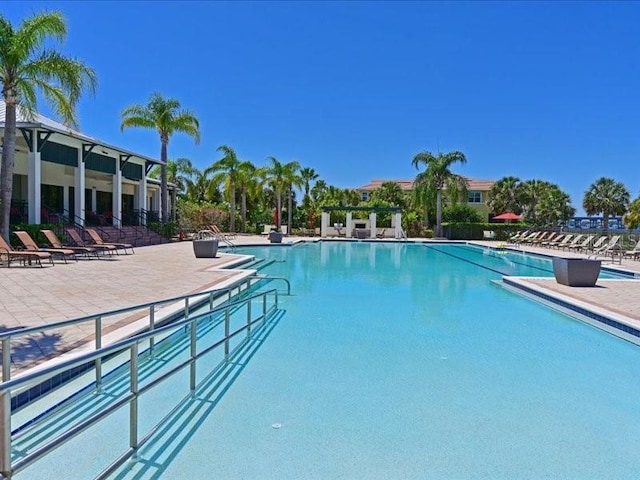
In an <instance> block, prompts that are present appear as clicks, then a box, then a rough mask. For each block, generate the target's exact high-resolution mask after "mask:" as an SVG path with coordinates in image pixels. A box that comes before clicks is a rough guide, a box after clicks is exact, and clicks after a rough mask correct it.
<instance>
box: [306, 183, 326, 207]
mask: <svg viewBox="0 0 640 480" xmlns="http://www.w3.org/2000/svg"><path fill="white" fill-rule="evenodd" d="M328 189H329V185H327V182H325V181H324V180H318V181H317V182H316V184H315V185H314V186H313V188H312V189H311V191H310V192H309V194H310V195H311V198H312V199H313V201H314V202H316V203H317V202H319V201H320V199H321V198H322V196H323V195H324V194H325V192H326V191H327V190H328Z"/></svg>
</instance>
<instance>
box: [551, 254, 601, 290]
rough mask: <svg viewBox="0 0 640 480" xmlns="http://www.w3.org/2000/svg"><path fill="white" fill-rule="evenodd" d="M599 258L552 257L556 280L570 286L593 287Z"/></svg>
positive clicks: (596, 277)
mask: <svg viewBox="0 0 640 480" xmlns="http://www.w3.org/2000/svg"><path fill="white" fill-rule="evenodd" d="M600 266H601V261H600V260H591V259H586V258H560V257H554V258H553V274H554V275H555V277H556V282H558V283H560V284H562V285H568V286H570V287H593V286H595V284H596V281H597V280H598V275H599V274H600Z"/></svg>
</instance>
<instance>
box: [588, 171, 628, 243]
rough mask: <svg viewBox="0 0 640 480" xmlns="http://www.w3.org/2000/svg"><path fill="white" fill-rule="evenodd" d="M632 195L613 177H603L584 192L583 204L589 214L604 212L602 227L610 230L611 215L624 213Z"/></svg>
mask: <svg viewBox="0 0 640 480" xmlns="http://www.w3.org/2000/svg"><path fill="white" fill-rule="evenodd" d="M629 200H630V195H629V191H628V190H627V189H626V187H625V186H624V185H623V184H622V183H620V182H616V181H615V180H614V179H613V178H607V177H601V178H599V179H598V180H596V181H595V182H593V183H592V184H591V186H590V187H589V190H587V191H586V192H585V194H584V200H583V201H582V206H583V207H584V211H585V212H587V215H596V214H598V213H601V212H602V229H603V230H604V233H605V234H606V233H607V232H608V231H609V215H623V214H624V213H625V212H626V211H627V207H628V206H629Z"/></svg>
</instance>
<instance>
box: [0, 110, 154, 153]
mask: <svg viewBox="0 0 640 480" xmlns="http://www.w3.org/2000/svg"><path fill="white" fill-rule="evenodd" d="M5 115H6V104H5V102H4V100H2V99H0V130H2V136H3V137H4V124H5ZM16 128H18V129H20V128H29V129H31V128H37V129H38V130H43V131H47V132H52V133H58V134H60V135H64V136H67V137H71V138H76V139H78V140H80V141H82V142H86V143H91V144H95V145H96V146H98V147H102V148H108V149H110V150H113V151H115V152H117V153H119V154H122V155H131V156H132V157H135V158H138V159H140V160H144V161H145V162H146V163H154V164H158V165H162V163H163V162H162V161H160V160H157V159H155V158H151V157H147V156H145V155H141V154H139V153H135V152H132V151H130V150H127V149H124V148H122V147H116V146H115V145H111V144H109V143H106V142H104V141H102V140H100V139H97V138H95V137H91V136H89V135H87V134H85V133H82V132H80V131H78V130H74V129H73V128H69V127H67V126H66V125H64V124H62V123H60V122H57V121H55V120H52V119H51V118H48V117H45V116H44V115H41V114H40V113H38V112H35V113H34V115H33V117H31V118H30V117H29V115H28V114H27V112H25V111H24V110H23V109H21V108H18V109H17V111H16Z"/></svg>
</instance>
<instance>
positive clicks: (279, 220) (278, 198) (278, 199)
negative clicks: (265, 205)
mask: <svg viewBox="0 0 640 480" xmlns="http://www.w3.org/2000/svg"><path fill="white" fill-rule="evenodd" d="M276 210H277V211H278V218H277V219H276V220H277V221H276V230H278V231H279V230H280V226H281V225H282V194H281V193H280V192H278V193H277V194H276Z"/></svg>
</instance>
